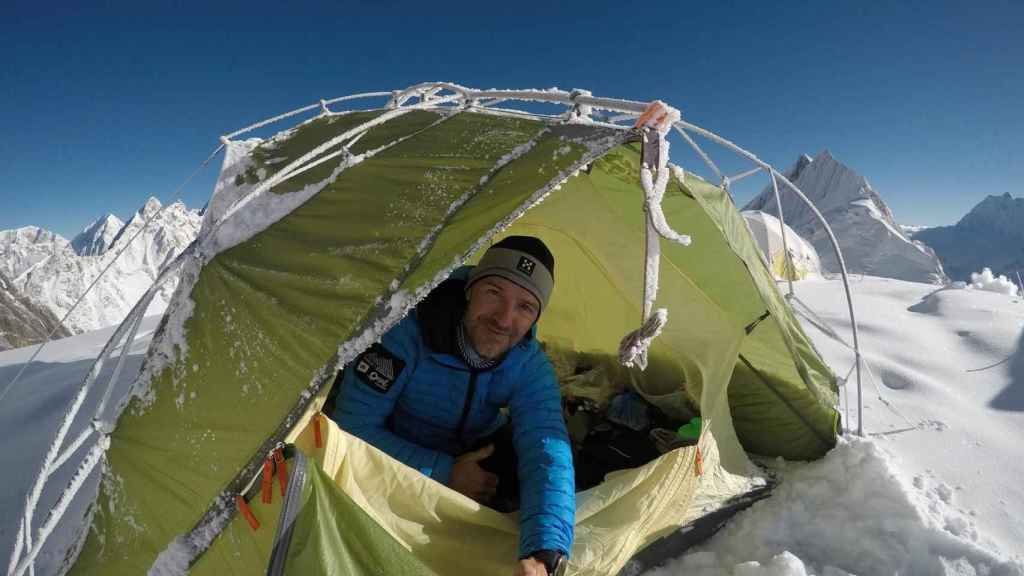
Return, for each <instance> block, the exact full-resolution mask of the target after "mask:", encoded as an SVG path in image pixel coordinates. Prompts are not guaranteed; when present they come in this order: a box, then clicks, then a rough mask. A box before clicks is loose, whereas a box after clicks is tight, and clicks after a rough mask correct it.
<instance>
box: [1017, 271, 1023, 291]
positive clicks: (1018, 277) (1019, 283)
mask: <svg viewBox="0 0 1024 576" xmlns="http://www.w3.org/2000/svg"><path fill="white" fill-rule="evenodd" d="M1017 286H1020V295H1021V296H1024V281H1021V279H1020V270H1017Z"/></svg>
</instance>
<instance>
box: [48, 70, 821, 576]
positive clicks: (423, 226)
mask: <svg viewBox="0 0 1024 576" xmlns="http://www.w3.org/2000/svg"><path fill="white" fill-rule="evenodd" d="M417 94H418V95H419V96H420V98H422V100H420V101H419V102H418V103H417V104H410V103H409V101H406V100H405V99H404V96H408V94H406V95H404V96H403V97H401V98H400V97H399V95H395V97H393V98H392V102H391V104H390V105H389V106H387V107H384V108H381V109H375V110H367V111H353V112H344V113H339V112H329V111H328V106H327V105H328V104H329V103H322V104H321V106H322V108H323V113H321V114H320V115H318V116H316V117H315V118H312V119H310V120H308V121H305V122H303V123H301V124H299V125H298V126H296V127H293V128H291V129H289V130H286V131H284V132H281V133H279V134H277V135H276V136H274V137H273V138H269V139H266V140H256V139H251V140H229V139H227V138H225V140H224V141H225V143H226V153H225V160H224V164H223V167H222V171H221V176H220V179H219V181H218V183H217V186H216V190H215V193H214V197H213V198H212V199H211V201H210V204H209V206H208V208H207V211H206V215H205V220H204V225H203V230H202V231H201V233H200V238H199V239H198V240H197V241H196V243H195V244H194V245H193V246H192V247H191V248H190V249H189V250H188V251H187V252H186V253H185V254H184V255H183V256H182V257H181V258H179V261H178V265H179V267H180V272H179V273H180V278H181V279H180V282H179V286H178V288H177V292H176V293H175V296H174V299H173V301H172V303H171V305H170V307H169V308H168V310H167V313H166V315H165V318H164V319H163V321H162V323H161V325H160V328H159V330H158V332H157V334H156V335H155V336H154V338H153V341H152V344H151V346H150V349H149V352H148V354H147V357H146V360H145V363H144V365H143V369H142V375H141V376H140V382H139V387H138V389H137V390H136V393H135V394H134V395H133V396H132V397H131V398H130V399H129V400H128V401H127V402H126V405H125V407H124V409H123V412H122V413H121V416H120V418H119V419H118V421H117V423H116V428H115V429H114V430H113V432H112V433H110V436H109V449H107V451H106V457H105V458H106V460H105V465H104V466H103V471H102V481H101V484H100V490H99V494H98V496H96V498H95V502H94V503H93V504H92V505H91V506H89V507H88V510H87V516H86V518H84V519H75V518H66V519H65V520H64V521H66V522H67V521H70V522H79V521H80V522H82V526H83V529H82V532H81V539H80V546H79V547H78V548H76V550H74V551H73V553H72V554H69V557H68V563H69V566H70V571H71V573H73V574H140V573H143V572H146V571H148V570H150V569H151V568H156V569H158V570H156V571H161V570H162V571H164V573H175V572H176V571H180V572H184V569H185V568H188V569H189V573H191V574H216V575H218V576H223V575H225V574H254V573H260V572H268V573H275V574H277V573H290V574H318V573H320V574H353V575H359V574H442V575H444V574H456V573H475V574H507V573H511V567H512V562H513V560H514V558H515V547H516V541H517V536H516V532H517V522H516V518H515V514H514V513H513V514H500V513H498V512H495V511H493V510H491V509H489V508H486V507H482V506H480V505H478V504H477V503H475V502H473V501H472V500H469V499H468V498H465V497H463V496H462V495H461V494H458V493H456V492H454V491H452V490H450V489H448V488H447V487H445V486H442V485H440V484H438V483H436V482H434V481H433V480H431V479H429V478H427V477H425V476H423V475H421V474H419V473H418V472H416V471H414V470H412V469H409V468H407V467H405V466H404V465H402V464H400V463H398V462H397V461H395V460H393V459H391V458H389V457H388V456H387V455H385V454H383V453H382V452H380V451H378V450H376V449H375V448H373V447H372V446H369V445H367V444H365V443H363V442H362V441H361V440H359V439H358V438H355V437H353V436H350V435H348V434H347V433H345V432H343V431H341V430H340V429H338V428H337V427H336V426H335V425H334V424H333V423H332V422H330V421H329V420H328V419H326V418H324V417H323V416H322V414H321V413H320V412H319V410H320V409H321V407H322V406H323V403H324V401H325V398H326V396H327V392H328V390H329V388H330V384H331V382H332V381H333V378H334V374H335V373H336V371H337V370H338V369H339V368H340V367H342V366H343V365H344V364H345V362H347V361H349V360H351V359H352V358H354V357H355V355H357V354H358V353H359V352H361V351H362V350H363V349H365V348H366V347H367V346H369V345H370V344H371V343H372V342H373V341H374V340H375V339H376V338H377V337H378V336H379V335H380V334H381V333H383V331H385V330H386V329H388V328H389V327H390V326H392V325H394V324H395V323H396V322H397V321H398V320H400V319H401V318H402V317H403V316H404V315H405V314H406V313H407V312H408V311H409V309H410V307H411V306H413V305H415V303H416V302H417V300H418V299H420V298H422V297H423V296H424V295H425V294H426V293H427V292H428V291H429V290H430V289H431V288H432V287H433V286H436V285H437V284H438V283H439V282H441V281H442V280H443V279H444V278H445V277H446V276H447V275H448V274H449V273H450V272H451V271H452V270H453V269H454V268H455V267H457V266H458V265H460V264H463V263H466V262H473V261H474V259H475V258H477V257H478V256H479V254H480V253H481V252H482V250H484V249H485V248H486V247H487V246H488V245H490V244H491V243H493V242H495V241H496V240H498V239H500V238H501V237H502V236H504V235H508V234H530V235H535V236H539V237H541V238H542V239H543V240H544V241H545V243H547V245H548V246H549V247H551V249H552V251H553V253H554V254H555V255H556V258H557V261H558V277H557V288H556V290H555V292H554V294H553V296H552V300H551V303H550V306H549V308H548V309H547V310H546V311H545V314H544V316H543V318H542V320H541V322H540V324H539V326H538V337H539V338H540V340H541V341H542V342H544V343H545V344H546V346H547V349H548V351H549V355H550V356H552V359H553V361H554V362H555V364H556V366H559V372H560V375H568V374H571V373H572V370H573V367H576V366H578V365H579V364H580V363H581V362H583V361H584V359H586V360H587V361H589V362H594V361H595V359H596V361H598V362H604V361H607V365H608V366H613V365H614V366H618V364H617V362H615V359H616V357H617V351H618V345H619V342H620V340H621V339H622V337H623V336H624V335H626V334H627V333H629V332H630V331H632V330H635V329H636V328H637V327H638V325H639V324H640V322H641V320H642V313H643V302H642V295H643V292H644V245H645V236H644V234H645V227H646V216H645V212H644V210H643V201H644V191H643V189H642V187H641V181H640V162H641V155H642V152H641V148H642V144H641V142H639V141H638V135H637V131H635V130H630V129H628V127H622V126H615V125H613V123H612V122H611V121H594V120H592V119H589V118H585V116H586V115H587V114H589V113H590V112H591V109H590V107H589V106H582V105H581V104H580V102H582V101H584V99H583V98H579V97H578V96H577V94H575V93H574V94H572V95H566V93H559V97H560V98H563V99H564V100H565V101H566V102H567V103H568V105H569V106H570V107H571V110H570V112H569V113H568V114H567V115H565V116H561V117H547V116H542V115H538V114H527V113H515V112H511V111H501V110H495V109H491V108H488V107H487V106H486V104H487V103H488V102H480V101H477V100H475V99H469V98H466V97H465V94H461V95H460V94H456V95H455V96H447V97H442V96H438V95H436V90H435V91H434V92H427V93H423V92H419V93H417ZM494 97H495V98H499V97H501V94H498V95H496V96H494ZM538 98H539V97H538ZM585 101H586V102H589V103H590V104H593V105H594V106H598V105H600V104H601V103H602V102H600V101H597V99H589V100H585ZM453 102H454V103H455V105H453V104H452V103H453ZM632 104H636V103H632ZM634 108H635V106H634ZM634 116H635V114H634ZM661 206H662V209H663V212H664V215H665V218H666V221H667V223H668V224H669V225H670V226H671V227H672V228H673V229H675V230H678V231H681V232H685V233H686V234H689V235H690V236H691V237H692V239H693V242H692V245H690V246H681V245H678V244H676V243H672V242H668V241H665V240H662V241H661V256H660V289H659V291H658V297H657V302H656V304H657V306H658V307H661V308H666V309H667V310H668V311H669V316H668V322H667V324H666V325H665V327H664V330H663V331H662V333H661V334H660V336H658V337H657V338H656V339H654V340H653V343H652V344H651V348H650V361H649V365H648V367H647V369H646V370H640V369H639V368H628V369H627V368H624V367H621V366H618V368H609V370H608V371H607V374H608V376H607V377H608V378H616V379H622V380H624V381H626V382H627V383H628V385H629V386H630V387H632V388H633V389H635V390H636V391H637V392H638V393H640V394H642V395H643V396H644V397H645V398H646V399H648V400H649V401H650V402H652V403H653V404H655V405H657V406H659V407H660V408H662V409H663V410H664V411H666V412H667V413H680V414H681V413H683V412H685V411H686V410H688V409H691V408H692V407H693V406H696V407H698V408H699V411H700V414H701V416H702V418H703V422H704V426H703V432H702V434H701V436H700V440H699V442H698V443H697V444H696V445H693V446H687V447H683V448H678V449H676V450H672V451H669V452H667V453H665V454H664V455H662V456H661V457H660V458H657V459H656V460H653V461H651V462H649V463H648V464H646V465H644V466H641V467H639V468H635V469H630V470H623V471H618V472H615V473H612V474H609V475H608V476H607V477H606V479H605V481H604V482H603V483H602V484H600V485H599V486H597V487H594V488H591V489H589V490H587V491H585V492H581V493H580V494H578V511H577V526H576V542H575V545H574V548H573V551H572V559H571V562H570V565H569V573H570V574H615V573H617V572H618V571H619V570H620V569H622V567H623V566H624V565H625V564H626V563H627V562H628V561H629V559H630V558H632V557H634V556H635V555H636V554H637V553H638V552H639V551H641V550H643V549H644V548H645V547H647V546H649V545H650V544H651V543H653V542H655V541H657V540H658V539H660V538H662V537H665V536H666V535H669V534H671V533H673V532H674V531H675V530H677V528H678V527H679V526H682V525H684V524H687V523H689V522H693V521H694V520H696V519H698V518H700V517H701V516H702V515H704V514H706V513H707V512H708V511H709V510H713V509H714V508H715V506H716V505H721V504H722V503H725V502H728V501H730V499H731V498H733V497H735V496H736V495H738V494H743V493H745V492H749V491H750V490H751V489H753V488H756V487H757V486H758V485H761V484H763V480H759V479H758V478H756V474H754V473H753V472H752V467H751V465H750V462H749V461H748V459H747V456H746V455H747V453H748V452H750V453H756V454H761V455H769V456H776V455H778V456H783V457H785V458H790V459H813V458H818V457H820V456H822V455H823V454H824V453H825V452H826V451H827V450H829V449H830V448H831V447H832V446H833V445H834V443H835V441H836V435H837V431H838V413H837V411H836V409H835V405H836V403H837V391H836V380H835V377H834V376H833V375H832V373H831V372H830V370H829V369H828V367H827V366H825V364H824V363H823V362H822V360H821V359H820V357H819V356H818V355H817V354H816V353H815V351H814V350H813V348H812V346H811V344H810V342H809V340H808V339H807V337H806V335H805V334H804V333H803V331H802V330H801V328H800V325H799V324H798V323H797V321H796V320H795V318H794V316H793V314H792V313H791V311H790V309H789V308H788V307H787V305H786V303H785V301H784V300H783V298H782V297H781V296H780V294H779V292H778V290H777V289H776V286H775V283H774V281H773V279H772V275H771V273H770V271H769V270H768V269H767V268H766V267H765V265H764V263H763V260H762V259H761V258H760V256H759V255H758V248H757V246H756V245H755V243H754V241H753V240H752V238H751V236H750V233H749V231H748V229H747V227H746V225H745V224H744V220H743V218H742V216H740V214H739V213H738V212H737V210H736V208H735V206H734V205H733V204H732V202H731V199H730V197H729V195H728V194H727V193H726V192H725V191H723V190H722V189H721V188H719V187H717V186H714V185H711V184H709V183H707V182H705V181H703V180H701V179H700V178H698V177H696V176H694V175H692V174H690V173H688V172H685V173H684V172H683V171H681V170H676V171H675V172H674V174H673V176H672V179H671V181H670V182H669V184H668V187H667V189H666V192H665V195H664V200H663V202H662V204H661ZM143 308H144V307H143ZM117 338H119V336H118V337H117ZM566 367H567V368H566ZM563 368H564V370H563ZM282 447H283V450H282V451H278V450H279V449H281V448H282ZM273 454H278V455H284V456H287V458H279V459H277V461H275V458H274V457H272V456H271V455H273ZM275 462H276V463H275ZM285 468H287V472H286V471H285ZM264 470H266V472H267V473H268V475H267V476H264ZM266 478H269V480H270V487H271V490H270V498H269V500H270V501H269V502H267V501H266V500H268V498H266V496H267V494H266V492H267V490H266V489H265V487H264V486H263V484H264V480H265V479H266ZM285 480H290V481H288V482H287V485H288V486H287V490H285V486H284V484H285ZM240 511H241V512H242V513H240ZM257 524H258V526H259V527H258V528H254V526H256V525H257ZM268 567H269V568H268Z"/></svg>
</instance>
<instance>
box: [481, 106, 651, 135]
mask: <svg viewBox="0 0 1024 576" xmlns="http://www.w3.org/2000/svg"><path fill="white" fill-rule="evenodd" d="M471 111H472V112H474V113H479V114H485V115H488V116H497V117H500V118H516V119H519V120H523V119H526V120H538V121H541V122H545V123H548V124H566V122H565V121H564V115H562V114H559V115H551V114H537V113H533V112H525V111H523V110H514V109H512V108H488V107H482V106H481V107H473V108H471ZM572 123H574V124H582V122H570V124H572ZM586 124H587V125H588V126H598V127H601V128H612V129H614V130H622V131H623V132H628V131H629V130H631V129H632V127H631V126H624V125H621V124H612V123H609V122H602V121H600V120H591V121H589V122H586Z"/></svg>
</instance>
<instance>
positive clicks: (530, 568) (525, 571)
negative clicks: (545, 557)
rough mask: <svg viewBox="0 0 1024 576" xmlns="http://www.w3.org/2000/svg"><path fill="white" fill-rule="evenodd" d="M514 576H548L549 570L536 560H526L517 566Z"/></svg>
mask: <svg viewBox="0 0 1024 576" xmlns="http://www.w3.org/2000/svg"><path fill="white" fill-rule="evenodd" d="M514 576H548V569H547V567H546V566H544V563H543V562H541V561H540V560H537V559H536V558H524V559H522V560H520V561H519V565H518V566H516V571H515V574H514Z"/></svg>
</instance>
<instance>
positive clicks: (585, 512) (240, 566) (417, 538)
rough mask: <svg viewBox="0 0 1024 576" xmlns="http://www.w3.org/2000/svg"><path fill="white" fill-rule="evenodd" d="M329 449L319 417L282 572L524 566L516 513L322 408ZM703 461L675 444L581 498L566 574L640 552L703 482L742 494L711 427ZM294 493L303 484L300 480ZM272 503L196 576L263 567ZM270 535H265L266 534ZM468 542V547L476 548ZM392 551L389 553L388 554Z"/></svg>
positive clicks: (303, 440) (614, 566) (259, 507)
mask: <svg viewBox="0 0 1024 576" xmlns="http://www.w3.org/2000/svg"><path fill="white" fill-rule="evenodd" d="M320 421H321V438H322V440H323V442H322V446H321V447H320V448H317V447H316V444H315V440H314V432H313V426H312V424H310V422H311V420H309V419H306V420H305V422H306V425H305V427H304V428H303V429H302V430H301V432H300V433H299V434H298V435H296V436H295V437H294V438H293V439H294V442H295V446H296V448H297V449H298V450H299V451H300V452H301V453H303V454H305V455H307V457H309V458H310V460H311V461H316V462H317V466H309V468H310V469H311V470H316V471H317V472H316V473H315V474H311V475H310V476H311V477H310V478H309V479H308V481H307V483H306V486H305V487H304V488H303V500H304V502H305V505H304V506H303V508H302V512H301V513H300V515H299V517H298V519H297V520H296V522H295V526H294V528H293V531H294V533H295V538H294V539H293V541H292V542H291V544H290V546H289V548H288V557H287V560H286V565H285V570H284V573H285V574H351V575H353V576H361V575H366V576H369V575H376V574H396V575H413V574H415V575H419V574H424V575H426V574H509V573H511V572H512V569H513V568H514V566H515V562H516V546H517V542H518V521H517V516H516V514H515V513H510V514H502V513H499V512H496V511H494V510H491V509H489V508H487V507H484V506H481V505H480V504H478V503H476V502H474V501H473V500H471V499H469V498H467V497H465V496H463V495H462V494H459V493H458V492H454V491H452V490H449V489H447V488H445V487H444V486H442V485H441V484H438V483H437V482H435V481H434V480H432V479H430V478H429V477H427V476H424V475H423V474H420V473H419V472H418V471H416V470H414V469H412V468H409V467H408V466H405V465H404V464H401V463H400V462H398V461H397V460H394V459H393V458H390V457H388V456H387V455H386V454H385V453H384V452H382V451H380V450H378V449H376V448H374V447H373V446H372V445H370V444H367V443H365V442H363V441H362V440H360V439H359V438H358V437H356V436H353V435H351V434H349V433H347V432H345V431H343V430H341V429H340V428H338V427H337V426H336V425H335V424H334V422H333V421H330V419H328V418H326V417H324V416H323V415H320ZM701 446H702V449H703V451H702V454H703V466H704V468H705V469H706V470H716V473H715V475H714V476H712V475H710V474H706V475H705V476H703V477H701V476H697V475H696V474H695V471H694V454H695V453H696V448H695V447H692V446H691V447H687V448H682V449H678V450H675V451H673V452H670V453H668V454H666V455H665V456H662V457H661V458H659V459H657V460H655V461H653V462H651V463H648V464H647V465H645V466H642V467H640V468H636V469H633V470H626V471H620V472H617V473H614V474H612V475H610V477H609V478H608V479H607V480H606V481H605V482H604V483H603V484H601V485H600V486H598V487H596V488H593V489H591V490H588V491H585V492H582V493H580V494H579V495H578V500H579V505H578V512H577V523H576V542H575V544H574V546H573V550H572V557H571V560H570V563H569V574H577V575H583V574H587V575H599V574H614V573H616V572H618V570H619V569H620V568H621V567H622V566H623V565H625V563H626V562H627V561H628V560H629V558H630V557H631V556H632V555H633V554H634V553H635V552H636V550H637V549H639V548H641V547H643V546H644V545H646V544H648V543H650V542H652V541H654V540H656V539H657V538H659V537H660V536H662V535H664V534H666V533H668V532H670V531H671V530H673V529H674V528H675V527H676V526H677V525H678V523H679V522H680V521H681V520H682V521H684V522H685V521H689V520H692V519H693V517H694V516H695V515H696V513H695V512H694V511H689V513H688V510H687V508H688V506H687V505H681V503H687V502H690V501H691V500H692V499H693V496H694V492H695V491H697V490H700V491H701V492H702V494H701V496H702V498H703V499H704V501H706V502H720V501H724V500H726V499H727V498H728V497H730V496H732V495H733V494H734V493H735V491H736V489H737V488H736V483H737V482H741V480H740V479H739V478H737V477H734V476H731V475H729V474H727V473H724V472H722V471H721V468H720V467H719V466H717V452H716V448H715V447H716V442H715V439H714V438H713V436H712V435H710V434H709V435H707V436H705V439H704V440H703V441H702V443H701ZM289 489H295V487H291V488H289ZM274 500H275V502H274V503H273V504H271V505H266V504H263V503H262V502H261V501H260V499H259V498H255V499H253V501H252V502H251V506H252V510H253V514H254V515H255V516H256V517H257V518H258V519H259V520H260V522H261V524H263V526H261V527H260V529H259V530H256V531H253V530H252V528H251V527H250V526H249V525H248V523H247V522H246V520H244V519H243V518H241V517H237V518H235V519H234V520H233V521H232V523H231V524H230V525H229V526H228V527H227V528H226V529H225V531H224V533H223V534H222V535H221V537H220V539H219V540H218V543H217V545H215V546H214V547H213V548H212V549H211V550H210V551H209V552H208V553H207V554H205V555H204V556H202V557H201V558H200V560H199V561H198V562H197V563H196V564H195V565H194V566H193V567H192V570H191V571H190V573H191V574H193V575H203V574H211V575H214V574H215V575H220V576H222V575H223V574H251V573H257V572H260V571H263V570H264V569H265V567H266V559H267V558H269V556H270V547H271V546H272V539H271V538H270V537H269V536H270V535H271V534H272V532H273V530H274V526H273V524H272V522H271V520H272V519H274V518H277V517H278V515H279V506H280V504H279V500H280V498H279V495H278V493H277V487H276V486H275V490H274ZM261 532H263V534H262V535H261V534H260V533H261ZM467 542H471V543H472V545H471V546H467ZM385 551H386V552H387V553H386V554H382V553H381V552H385Z"/></svg>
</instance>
